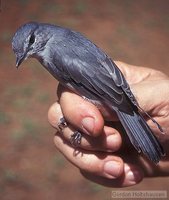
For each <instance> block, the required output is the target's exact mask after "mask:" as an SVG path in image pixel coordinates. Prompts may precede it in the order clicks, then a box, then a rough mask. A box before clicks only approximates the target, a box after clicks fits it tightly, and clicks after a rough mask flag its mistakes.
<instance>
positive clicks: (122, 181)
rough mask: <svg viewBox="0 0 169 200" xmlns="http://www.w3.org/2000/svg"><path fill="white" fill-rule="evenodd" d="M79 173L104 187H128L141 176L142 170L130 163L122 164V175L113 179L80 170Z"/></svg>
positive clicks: (141, 177) (135, 182)
mask: <svg viewBox="0 0 169 200" xmlns="http://www.w3.org/2000/svg"><path fill="white" fill-rule="evenodd" d="M81 174H82V175H83V176H84V177H85V178H87V179H88V180H90V181H93V182H95V183H98V184H100V185H103V186H106V187H115V188H116V187H128V186H132V185H135V184H138V183H139V182H140V181H141V180H142V179H143V178H144V173H143V171H142V170H141V169H140V168H139V167H137V166H135V165H132V164H127V163H125V164H124V173H123V174H122V176H120V177H119V178H117V179H115V180H111V179H107V178H104V177H100V176H96V175H94V174H92V173H88V172H86V171H83V170H81Z"/></svg>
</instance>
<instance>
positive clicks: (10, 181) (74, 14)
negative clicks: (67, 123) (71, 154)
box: [0, 0, 169, 200]
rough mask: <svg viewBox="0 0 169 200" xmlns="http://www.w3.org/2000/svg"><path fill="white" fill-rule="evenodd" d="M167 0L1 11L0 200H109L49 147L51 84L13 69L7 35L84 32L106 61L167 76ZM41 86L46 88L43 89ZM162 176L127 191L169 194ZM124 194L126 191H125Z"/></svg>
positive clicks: (34, 72)
mask: <svg viewBox="0 0 169 200" xmlns="http://www.w3.org/2000/svg"><path fill="white" fill-rule="evenodd" d="M168 10H169V2H168V1H167V0H162V1H160V0H149V1H146V0H142V1H138V0H137V1H136V0H135V1H134V0H124V1H123V0H104V1H101V0H97V1H96V0H91V1H89V0H87V1H85V0H80V1H78V0H51V1H47V0H41V1H33V0H18V1H12V0H8V1H5V0H4V1H3V0H2V2H1V13H0V45H1V48H0V63H1V70H0V91H1V96H0V102H1V103H0V126H1V134H0V199H1V200H11V199H12V200H13V199H17V200H20V199H24V200H28V199H31V200H35V199H36V200H37V199H41V200H46V199H51V200H54V199H73V200H76V199H81V200H83V199H88V200H90V199H92V200H95V199H97V200H105V199H111V191H112V189H111V188H105V187H101V186H98V185H96V184H93V183H91V182H89V181H87V180H85V179H84V178H83V177H82V176H81V175H80V173H79V172H78V170H77V169H76V168H74V167H73V166H72V165H71V164H70V163H68V162H67V161H66V160H65V159H64V158H63V157H62V156H61V155H60V154H59V153H58V152H57V151H56V149H55V147H54V145H53V135H54V130H53V129H52V128H51V127H50V126H49V125H48V122H47V110H48V107H49V106H50V105H51V104H52V103H53V102H54V101H55V100H56V93H55V90H56V81H55V80H53V78H52V77H51V76H50V75H49V74H48V73H47V72H46V71H45V70H43V69H42V67H40V64H39V63H37V62H36V61H32V60H29V62H26V63H25V64H24V67H23V68H21V69H20V70H19V71H17V70H16V69H15V58H14V55H13V52H12V50H11V37H12V35H13V33H14V32H15V30H16V28H17V27H18V26H20V25H21V24H22V23H25V22H27V21H32V20H36V21H42V22H50V23H54V24H59V25H64V26H67V27H70V28H73V29H75V30H78V31H80V32H83V33H84V34H85V35H86V36H88V37H89V38H90V39H91V40H93V41H94V42H95V43H96V44H97V45H98V46H100V47H101V48H103V49H105V51H106V52H107V53H108V54H109V55H110V56H112V58H113V59H114V60H121V61H124V62H128V63H130V64H136V65H144V66H148V67H152V68H155V69H160V70H161V71H163V72H165V73H166V74H168V75H169V59H168V51H169V40H168V35H169V12H168ZM44 80H45V83H44ZM168 184H169V179H168V178H154V179H145V180H144V181H143V182H142V183H141V184H139V185H137V186H135V187H130V188H126V189H125V190H140V189H141V190H161V189H163V190H168ZM123 190H124V189H123Z"/></svg>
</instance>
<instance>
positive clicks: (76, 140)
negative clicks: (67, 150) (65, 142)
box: [70, 131, 82, 147]
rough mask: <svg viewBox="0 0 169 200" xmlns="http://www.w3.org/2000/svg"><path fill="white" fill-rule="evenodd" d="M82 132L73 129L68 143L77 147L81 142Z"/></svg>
mask: <svg viewBox="0 0 169 200" xmlns="http://www.w3.org/2000/svg"><path fill="white" fill-rule="evenodd" d="M81 140H82V134H81V133H80V132H79V131H75V132H74V133H73V134H72V135H71V138H70V143H71V145H72V146H74V147H78V146H79V145H80V144H81Z"/></svg>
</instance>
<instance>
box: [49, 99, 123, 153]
mask: <svg viewBox="0 0 169 200" xmlns="http://www.w3.org/2000/svg"><path fill="white" fill-rule="evenodd" d="M62 117H63V114H62V111H61V108H60V105H59V104H58V103H57V102H56V103H55V104H53V105H52V106H51V108H50V109H49V112H48V119H49V122H50V124H51V125H52V126H53V127H54V128H56V129H58V124H59V120H60V119H61V118H62ZM75 131H76V129H75V128H73V127H72V126H71V125H68V126H67V127H65V128H64V129H63V130H62V134H63V136H64V138H65V139H66V140H67V141H70V138H71V136H72V135H73V133H74V132H75ZM121 145H122V139H121V136H120V134H119V132H118V131H117V130H115V129H113V128H111V127H107V126H104V128H103V133H102V134H101V135H100V136H98V137H96V138H93V137H90V136H89V135H86V134H83V137H82V140H81V144H80V147H81V148H84V149H87V150H98V151H111V152H115V151H117V150H119V149H120V147H121Z"/></svg>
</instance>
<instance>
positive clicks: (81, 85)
mask: <svg viewBox="0 0 169 200" xmlns="http://www.w3.org/2000/svg"><path fill="white" fill-rule="evenodd" d="M12 49H13V51H14V53H15V55H16V67H17V68H18V67H19V66H20V65H21V63H22V62H23V61H24V60H26V59H27V58H36V59H37V60H38V61H39V62H40V63H41V64H42V66H43V67H44V68H45V69H46V70H47V71H48V72H49V73H50V74H51V75H52V76H53V77H54V78H55V79H57V80H58V81H59V82H60V84H62V85H63V86H65V87H67V88H69V89H70V90H72V91H73V92H75V93H76V94H78V95H80V96H82V97H85V98H87V99H88V100H90V101H91V102H96V104H97V103H98V104H100V105H101V106H107V107H108V108H109V110H110V111H112V112H115V113H116V114H117V116H118V119H119V121H120V122H121V125H122V126H123V128H124V130H125V132H126V134H127V136H128V138H129V140H130V142H131V144H132V145H133V146H134V148H135V149H136V150H137V152H138V153H142V154H143V155H145V157H147V158H148V159H149V160H151V161H152V162H153V163H155V164H157V163H159V161H160V160H161V159H162V157H163V156H164V155H165V151H164V149H163V147H162V145H161V144H160V142H159V140H158V139H157V137H156V136H155V135H154V133H153V131H152V130H151V128H150V127H149V126H148V124H147V122H146V120H145V119H144V117H143V114H142V111H143V110H142V109H141V108H140V106H139V104H138V102H137V100H136V98H135V96H134V94H133V93H132V91H131V89H130V86H129V84H128V83H127V81H126V79H125V77H124V75H123V74H122V72H121V71H120V69H119V68H118V66H117V65H116V64H115V63H114V62H113V60H112V59H111V58H110V57H109V56H108V55H107V54H106V53H105V52H104V51H103V50H102V49H101V48H99V47H98V46H97V45H96V44H94V43H93V42H92V41H91V40H89V39H88V38H86V37H85V36H84V35H83V34H81V33H80V32H77V31H74V30H71V29H69V28H66V27H61V26H58V25H53V24H49V23H39V22H27V23H25V24H23V25H21V26H20V27H19V28H18V29H17V30H16V32H15V34H14V36H13V39H12ZM144 114H146V115H147V116H148V117H150V116H149V114H148V113H146V112H145V111H144ZM150 118H151V117H150ZM151 119H152V121H153V122H154V123H156V125H157V126H158V128H159V129H160V131H161V132H162V131H163V130H162V128H161V126H160V125H159V124H158V123H157V122H156V121H155V120H154V119H153V118H151ZM79 138H80V137H79V133H78V132H76V133H75V137H74V139H75V140H76V139H79ZM78 143H80V142H78Z"/></svg>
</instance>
